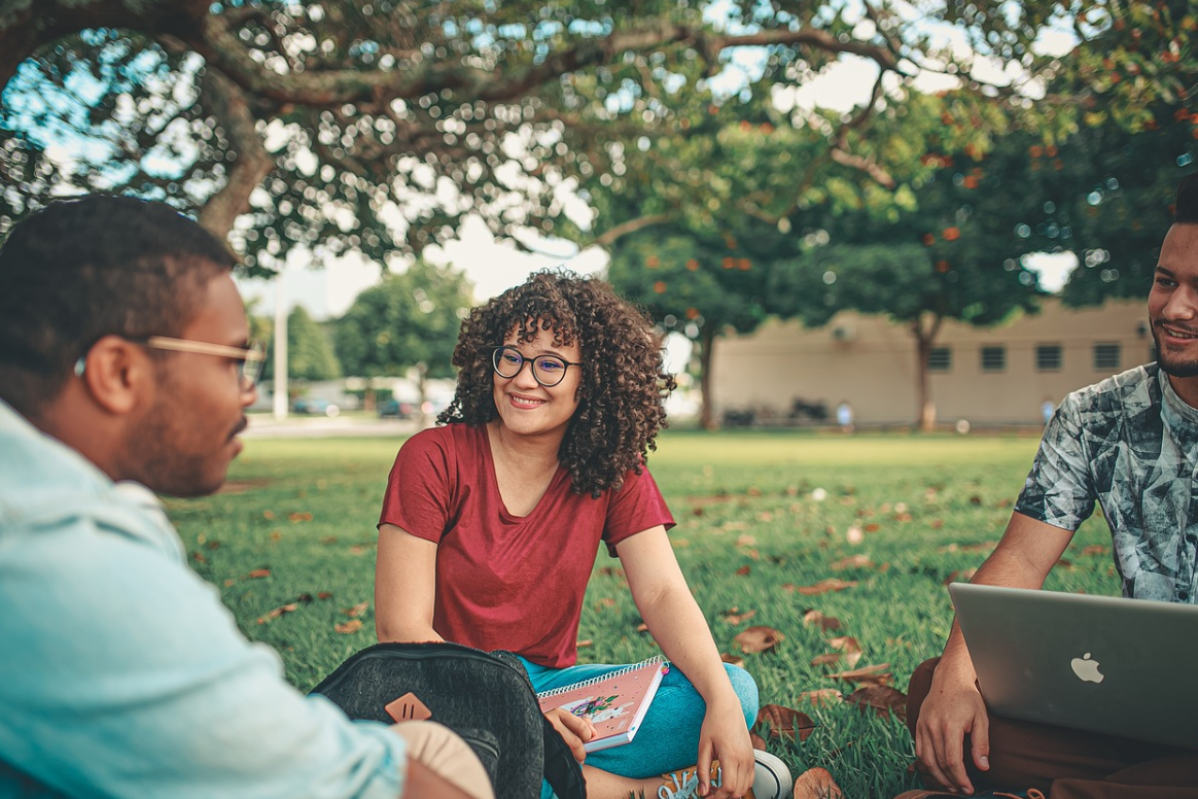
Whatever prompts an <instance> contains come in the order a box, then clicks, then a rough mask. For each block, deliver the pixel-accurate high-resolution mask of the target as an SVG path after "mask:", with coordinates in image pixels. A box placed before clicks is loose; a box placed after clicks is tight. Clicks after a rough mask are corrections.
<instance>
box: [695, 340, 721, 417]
mask: <svg viewBox="0 0 1198 799" xmlns="http://www.w3.org/2000/svg"><path fill="white" fill-rule="evenodd" d="M714 348H715V328H714V326H713V325H711V324H705V325H703V332H702V333H701V334H700V335H699V394H700V395H701V398H702V401H703V404H702V409H701V410H700V411H699V424H701V425H703V429H704V430H718V429H719V427H720V425H719V422H717V421H716V418H715V408H714V407H713V406H712V403H711V351H712V350H713V349H714Z"/></svg>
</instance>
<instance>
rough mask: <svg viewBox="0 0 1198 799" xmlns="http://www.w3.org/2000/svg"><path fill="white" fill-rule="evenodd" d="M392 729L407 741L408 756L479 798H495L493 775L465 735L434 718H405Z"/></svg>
mask: <svg viewBox="0 0 1198 799" xmlns="http://www.w3.org/2000/svg"><path fill="white" fill-rule="evenodd" d="M391 729H392V731H393V732H395V733H396V734H398V735H400V736H401V737H402V738H403V739H404V740H405V741H406V742H407V744H408V757H410V758H412V759H413V760H415V761H416V762H418V763H420V764H421V765H423V766H425V767H427V768H428V769H429V770H430V771H432V772H433V773H434V774H436V775H437V776H438V777H440V778H441V779H443V780H445V781H446V782H449V783H452V784H453V785H455V786H456V787H458V788H460V789H461V790H463V791H465V792H466V793H467V794H469V795H470V796H474V797H479V799H494V796H495V794H494V791H493V788H492V786H491V778H490V777H489V776H488V775H487V771H486V769H485V768H484V767H483V764H482V762H481V761H480V760H479V759H478V756H477V755H476V754H475V753H474V751H473V750H472V749H471V748H470V746H469V745H468V744H467V743H466V742H465V741H464V740H462V738H461V737H460V736H459V735H458V734H457V733H455V732H454V731H453V730H451V729H449V728H448V727H446V726H444V725H441V724H438V723H437V722H435V721H403V722H400V723H399V724H394V725H392V727H391Z"/></svg>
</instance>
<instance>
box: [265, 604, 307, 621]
mask: <svg viewBox="0 0 1198 799" xmlns="http://www.w3.org/2000/svg"><path fill="white" fill-rule="evenodd" d="M298 609H299V605H298V604H297V603H295V602H291V603H289V604H286V605H283V606H281V607H277V608H275V609H274V610H272V611H271V612H270V613H267V614H266V615H265V616H262V617H260V618H259V619H258V623H259V624H266V623H267V622H268V621H270V620H271V619H277V618H279V617H280V616H282V615H283V614H284V613H292V612H293V611H296V610H298Z"/></svg>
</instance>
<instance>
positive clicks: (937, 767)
mask: <svg viewBox="0 0 1198 799" xmlns="http://www.w3.org/2000/svg"><path fill="white" fill-rule="evenodd" d="M1148 316H1149V321H1150V323H1151V326H1152V334H1153V336H1154V338H1155V340H1156V346H1157V351H1158V360H1157V362H1156V363H1155V364H1149V365H1147V366H1140V367H1137V368H1135V369H1132V370H1130V371H1127V372H1124V373H1123V374H1120V375H1116V376H1114V377H1112V378H1109V379H1107V380H1104V381H1102V382H1101V383H1098V384H1096V385H1093V386H1089V387H1087V388H1084V389H1081V390H1080V391H1075V392H1074V393H1072V394H1070V395H1069V396H1068V397H1066V398H1065V400H1064V402H1062V404H1061V407H1060V409H1059V410H1058V411H1057V412H1056V414H1055V415H1054V416H1053V418H1052V420H1051V422H1050V423H1049V425H1048V427H1047V429H1046V430H1045V432H1044V438H1043V441H1042V442H1041V444H1040V451H1039V453H1038V454H1037V455H1036V460H1035V463H1034V465H1033V466H1032V471H1031V474H1030V475H1029V476H1028V479H1027V483H1026V485H1025V487H1024V489H1023V493H1022V494H1021V495H1020V497H1019V500H1018V502H1017V503H1016V505H1015V512H1014V513H1013V514H1012V516H1011V521H1010V523H1009V524H1008V525H1007V529H1006V532H1005V533H1004V535H1003V538H1002V540H1001V541H1000V542H999V544H998V546H997V547H996V548H995V550H994V552H993V553H992V554H991V555H990V557H989V558H987V559H986V562H985V563H984V564H982V566H981V568H979V569H978V571H977V574H976V575H975V576H974V578H973V582H975V583H984V584H988V585H1000V586H1009V587H1015V588H1032V589H1038V588H1040V587H1041V586H1042V585H1043V583H1044V579H1045V578H1046V577H1047V575H1048V572H1049V571H1050V570H1051V569H1052V567H1053V566H1054V565H1055V564H1056V562H1057V560H1058V559H1059V558H1060V557H1061V554H1062V553H1063V552H1064V551H1065V548H1066V547H1067V546H1068V545H1069V542H1070V540H1071V539H1072V537H1073V534H1074V532H1075V531H1076V530H1077V528H1078V527H1079V526H1080V525H1081V523H1082V522H1083V521H1084V520H1085V519H1086V518H1087V517H1089V515H1090V514H1091V513H1092V512H1093V510H1094V503H1095V501H1097V502H1099V503H1101V505H1102V509H1103V516H1104V517H1105V518H1106V520H1107V524H1108V525H1109V526H1110V528H1111V536H1112V540H1113V544H1114V547H1113V548H1114V556H1115V565H1116V567H1117V568H1118V570H1119V574H1120V576H1121V577H1122V580H1123V594H1124V596H1126V597H1130V598H1136V599H1152V600H1158V601H1167V602H1188V603H1196V602H1198V493H1196V489H1198V486H1196V485H1195V482H1194V474H1195V469H1196V467H1198V176H1190V177H1189V178H1187V179H1186V180H1185V181H1183V182H1182V184H1181V186H1180V187H1179V189H1178V192H1177V203H1176V211H1175V217H1174V224H1173V225H1172V227H1170V228H1169V231H1168V233H1167V234H1166V236H1165V240H1164V243H1163V244H1162V246H1161V253H1160V262H1159V264H1158V266H1157V268H1156V274H1155V276H1154V282H1153V287H1152V290H1151V292H1150V293H1149V295H1148ZM976 679H977V675H976V673H975V671H974V668H973V663H972V662H971V660H970V657H969V652H968V650H967V649H966V646H965V641H964V638H963V637H962V635H961V630H960V627H959V626H958V625H957V624H956V623H954V624H953V630H952V633H951V634H950V636H949V640H948V645H947V646H946V647H945V650H944V655H943V656H942V657H940V658H937V659H935V660H931V661H928V662H927V663H924V664H923V665H921V666H920V667H919V668H918V669H917V670H916V672H915V674H914V675H912V677H911V687H910V691H909V697H908V724H909V725H910V726H911V729H912V733H913V734H914V736H915V751H916V754H917V756H918V757H919V760H920V762H921V763H922V765H923V766H924V768H925V769H926V770H927V773H928V775H929V777H930V778H931V779H932V780H934V781H936V782H938V783H940V784H941V785H943V786H945V787H946V788H949V789H951V791H950V793H958V792H959V793H965V794H970V793H972V792H973V791H974V788H975V784H977V783H981V784H984V785H986V786H994V787H996V788H999V789H1002V790H1006V791H1025V790H1028V789H1035V790H1038V791H1044V792H1050V793H1051V797H1052V799H1083V797H1084V798H1085V799H1122V798H1126V799H1133V797H1134V798H1135V799H1183V798H1185V799H1194V797H1198V752H1194V751H1191V750H1186V749H1177V748H1170V747H1165V746H1161V745H1157V744H1148V743H1144V742H1142V741H1134V740H1129V739H1123V738H1118V737H1115V736H1110V735H1100V734H1096V733H1089V732H1081V731H1077V730H1067V729H1061V728H1055V727H1050V726H1047V725H1042V724H1033V723H1030V722H1022V721H1012V720H1010V719H1003V718H1000V717H998V716H992V715H989V713H988V712H987V708H986V705H985V703H984V702H983V699H982V696H981V694H980V692H979V691H978V687H977V684H976ZM941 795H948V794H942V793H936V792H924V791H913V792H909V793H907V794H903V797H908V798H909V799H913V798H914V797H917V796H918V797H931V796H941ZM991 795H999V796H1009V795H1012V794H1010V793H998V794H991ZM1014 795H1018V796H1023V795H1025V794H1024V793H1017V794H1014Z"/></svg>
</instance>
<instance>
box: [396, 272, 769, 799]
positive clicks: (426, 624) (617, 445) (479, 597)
mask: <svg viewBox="0 0 1198 799" xmlns="http://www.w3.org/2000/svg"><path fill="white" fill-rule="evenodd" d="M661 346H662V342H661V337H660V336H659V335H657V334H656V333H655V332H654V330H653V329H652V327H651V326H650V324H649V322H648V320H647V319H646V318H645V317H644V316H643V315H642V314H641V313H639V312H638V311H637V310H636V309H634V308H633V307H632V306H630V305H629V304H628V303H626V302H624V301H623V300H621V299H620V298H619V297H617V296H616V295H615V294H614V293H613V292H612V290H611V289H610V288H609V287H608V286H607V285H606V284H604V283H602V282H601V281H598V280H593V279H587V278H581V277H578V276H576V275H573V274H571V273H567V272H541V273H538V274H536V275H533V276H532V277H531V278H530V279H529V280H528V282H526V283H524V284H523V285H521V286H518V287H516V288H513V289H511V290H509V291H507V292H506V293H504V294H502V295H501V296H499V297H497V298H495V299H493V300H491V301H490V302H488V303H486V304H485V305H483V306H482V307H479V308H475V309H474V310H473V311H472V312H471V313H470V315H469V316H468V317H467V319H466V320H465V321H464V322H463V324H462V331H461V336H460V338H459V340H458V345H457V348H456V349H455V351H454V355H453V363H454V365H455V366H456V367H458V369H459V370H460V371H459V374H458V384H457V392H456V395H455V396H454V400H453V402H452V404H450V406H449V408H448V409H447V410H446V411H445V412H444V413H442V414H441V416H440V418H439V421H440V422H442V423H443V424H444V426H443V427H438V428H434V429H431V430H425V431H423V432H421V433H418V434H417V435H415V436H413V437H412V438H411V439H409V440H408V441H407V442H405V443H404V445H403V447H402V448H401V449H400V452H399V455H398V456H397V458H396V461H395V466H394V468H393V469H392V470H391V476H390V479H389V481H388V485H387V493H386V496H385V497H384V500H383V511H382V517H381V520H380V523H379V548H378V565H377V571H376V588H375V605H376V627H377V631H378V637H379V640H380V641H440V640H448V641H454V642H456V643H460V644H466V645H468V646H473V647H477V648H479V649H484V650H495V649H506V650H508V651H511V652H514V653H516V654H517V655H519V656H520V657H521V659H522V661H523V662H524V664H525V667H526V668H527V670H528V673H529V676H530V678H531V679H532V683H533V686H534V688H535V689H536V690H537V691H545V690H551V689H553V688H557V687H560V686H563V685H569V684H571V683H574V682H578V681H580V680H585V679H590V678H592V677H597V676H601V675H603V674H605V673H607V672H610V671H614V670H616V669H618V668H621V666H615V665H613V666H606V665H575V663H576V661H577V655H578V652H577V645H576V642H577V637H578V623H579V617H580V615H581V612H582V603H583V598H584V595H585V593H586V587H587V581H588V579H589V578H590V575H591V571H592V569H593V567H594V562H595V557H596V554H597V551H598V548H599V545H600V543H603V544H606V545H607V548H608V552H609V554H611V555H612V556H614V557H619V558H620V561H621V563H622V565H623V568H624V572H625V574H626V575H627V579H628V586H629V588H630V590H631V592H632V597H633V600H634V601H635V602H636V606H637V608H638V609H639V610H640V612H641V615H642V616H643V617H644V619H645V623H646V624H647V625H648V627H649V631H650V632H651V633H652V634H653V636H654V639H655V640H656V641H657V642H658V643H659V644H660V645H661V648H662V651H663V652H664V653H665V655H666V656H667V657H668V658H669V659H670V660H671V661H672V663H673V666H674V667H673V668H672V669H671V670H670V671H669V673H668V674H667V675H666V677H665V678H664V680H663V682H662V686H661V688H660V689H659V691H658V694H657V697H656V698H655V699H654V701H653V703H652V705H651V706H650V709H649V712H648V714H647V716H646V718H645V720H644V722H643V724H642V726H641V728H640V730H639V731H638V733H637V736H636V738H635V739H634V741H633V742H632V743H630V744H626V745H623V746H618V747H614V748H611V749H606V750H602V751H599V752H594V753H591V754H590V755H587V756H586V757H585V760H586V762H585V765H584V767H583V770H584V775H585V777H586V780H587V795H588V797H591V798H592V799H596V798H598V799H603V798H604V797H613V799H614V798H615V797H620V798H621V799H626V797H628V796H629V794H630V793H632V792H640V791H644V792H645V795H647V796H651V797H658V796H664V797H672V796H678V797H682V796H711V797H716V799H725V798H726V797H737V796H742V795H744V794H745V793H746V792H748V791H749V790H750V788H751V787H752V786H753V784H754V772H755V763H754V757H755V754H754V752H753V750H752V746H751V743H750V741H749V733H748V728H747V725H748V724H749V723H751V722H752V721H753V719H754V717H755V716H756V713H757V688H756V685H755V684H754V682H753V679H752V677H750V676H749V675H748V673H747V672H745V671H744V670H743V669H740V668H736V667H733V666H726V665H725V664H724V663H722V662H721V660H720V656H719V653H718V651H717V650H716V646H715V643H714V642H713V640H712V637H711V632H710V631H709V630H708V628H707V622H706V619H705V618H704V616H703V614H702V612H701V611H700V610H699V607H698V605H697V604H696V603H695V600H694V598H693V597H692V595H691V593H690V589H689V588H688V587H687V584H686V580H685V579H684V578H683V576H682V572H681V570H680V569H679V567H678V563H677V561H676V559H675V558H674V552H673V550H672V549H671V547H670V542H669V540H668V538H667V537H666V529H667V528H669V527H671V526H673V524H674V521H673V518H672V517H671V516H670V512H669V510H668V509H667V508H666V505H665V502H664V500H663V499H662V496H661V493H660V492H659V491H658V489H657V485H656V484H655V483H654V481H653V478H652V477H651V476H650V474H649V472H648V470H647V469H646V468H645V465H644V460H645V457H646V454H647V452H648V451H649V450H651V449H654V440H655V438H656V436H657V432H658V431H659V430H660V429H661V428H662V427H663V426H665V423H666V422H665V411H664V409H663V407H662V403H663V400H664V398H665V396H666V395H667V394H668V393H669V391H670V390H672V389H673V388H674V380H673V378H672V377H671V376H670V375H668V374H666V373H665V371H664V369H663V363H662V349H661ZM548 715H549V717H550V720H551V721H553V723H554V725H555V726H556V727H557V729H558V731H559V732H560V733H561V734H562V737H563V738H564V739H565V740H566V741H567V743H569V744H570V745H571V748H572V749H573V750H574V752H575V756H576V757H577V758H578V759H579V761H582V760H583V759H584V757H583V751H582V743H583V742H584V741H586V740H589V738H590V737H591V735H592V734H593V728H592V727H590V725H589V722H586V721H584V720H580V719H578V718H576V717H575V716H573V715H571V714H569V713H566V712H564V711H560V712H553V713H550V714H548ZM758 754H759V755H760V756H761V757H763V758H766V759H769V758H768V756H765V755H763V754H761V753H758ZM713 759H718V760H719V762H720V765H721V769H722V772H720V773H719V774H718V779H713V778H712V776H710V774H709V771H710V763H711V761H712V760H713ZM696 764H697V767H696V768H693V769H692V770H691V771H692V773H697V776H698V782H699V785H694V784H693V783H695V782H696V780H694V779H692V780H691V783H692V785H691V786H683V785H680V784H678V783H679V781H678V780H670V781H668V784H667V785H665V786H664V787H663V779H662V775H664V774H666V773H667V772H670V771H674V770H677V769H682V768H685V767H687V766H696ZM774 764H776V759H774V763H773V764H771V765H774ZM696 790H697V792H696ZM544 793H545V795H546V796H548V795H551V794H550V791H549V789H548V785H546V786H545V791H544Z"/></svg>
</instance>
